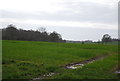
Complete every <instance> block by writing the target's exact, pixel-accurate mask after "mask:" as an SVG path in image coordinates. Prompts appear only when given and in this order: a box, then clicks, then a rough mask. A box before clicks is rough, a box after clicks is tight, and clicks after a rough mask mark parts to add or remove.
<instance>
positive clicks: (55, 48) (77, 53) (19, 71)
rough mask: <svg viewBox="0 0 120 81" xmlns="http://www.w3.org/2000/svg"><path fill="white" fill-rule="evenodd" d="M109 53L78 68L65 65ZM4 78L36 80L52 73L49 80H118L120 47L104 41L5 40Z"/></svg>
mask: <svg viewBox="0 0 120 81" xmlns="http://www.w3.org/2000/svg"><path fill="white" fill-rule="evenodd" d="M102 55H108V56H107V57H106V58H104V59H103V60H97V61H95V62H93V63H90V64H86V65H85V66H84V67H82V68H78V69H73V70H69V69H65V68H63V67H64V66H65V65H67V64H70V63H75V62H80V61H83V60H87V59H90V58H93V57H97V56H102ZM2 57H3V58H2V59H3V60H2V64H3V75H2V77H3V79H32V78H35V77H39V76H42V75H44V74H48V73H50V72H57V73H60V74H59V75H55V76H52V77H48V78H49V79H117V78H118V77H117V74H115V73H114V72H115V71H116V69H118V68H117V65H118V46H117V45H102V44H76V43H49V42H33V41H13V40H3V41H2Z"/></svg>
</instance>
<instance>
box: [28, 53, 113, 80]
mask: <svg viewBox="0 0 120 81" xmlns="http://www.w3.org/2000/svg"><path fill="white" fill-rule="evenodd" d="M109 55H111V54H109ZM109 55H102V56H97V57H93V58H90V59H88V60H83V61H80V62H76V63H71V64H67V65H65V66H64V67H62V68H65V69H77V68H82V67H83V66H84V65H86V64H89V63H93V62H95V61H97V60H102V59H104V58H105V57H107V56H109ZM58 74H60V73H56V72H51V73H48V74H45V75H43V76H40V77H37V78H33V79H31V80H30V81H40V80H43V79H45V78H47V77H51V76H54V75H58Z"/></svg>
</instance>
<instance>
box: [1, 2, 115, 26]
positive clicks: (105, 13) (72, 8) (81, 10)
mask: <svg viewBox="0 0 120 81" xmlns="http://www.w3.org/2000/svg"><path fill="white" fill-rule="evenodd" d="M59 5H60V6H63V7H64V8H65V10H61V11H59V12H57V13H48V12H37V13H36V12H32V13H24V12H16V11H14V12H12V11H5V10H2V11H0V12H2V17H1V18H15V19H23V20H25V19H38V20H39V19H40V20H52V21H78V22H79V21H80V22H96V23H113V24H116V23H117V9H116V8H115V7H109V6H106V5H101V4H95V3H85V2H68V1H67V2H64V3H61V4H59ZM75 12H78V13H75Z"/></svg>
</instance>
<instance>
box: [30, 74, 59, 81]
mask: <svg viewBox="0 0 120 81" xmlns="http://www.w3.org/2000/svg"><path fill="white" fill-rule="evenodd" d="M58 74H59V73H48V74H46V75H43V76H40V77H38V78H33V79H32V80H30V81H39V80H43V79H45V78H47V77H50V76H54V75H58Z"/></svg>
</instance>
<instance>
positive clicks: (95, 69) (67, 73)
mask: <svg viewBox="0 0 120 81" xmlns="http://www.w3.org/2000/svg"><path fill="white" fill-rule="evenodd" d="M117 58H118V55H117V54H113V55H110V56H108V57H106V58H105V59H102V60H97V61H95V62H93V63H90V64H86V65H85V66H83V67H82V68H78V69H73V70H64V73H61V74H60V75H57V76H53V77H50V79H118V76H117V74H115V71H116V69H117V65H118V59H117Z"/></svg>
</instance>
